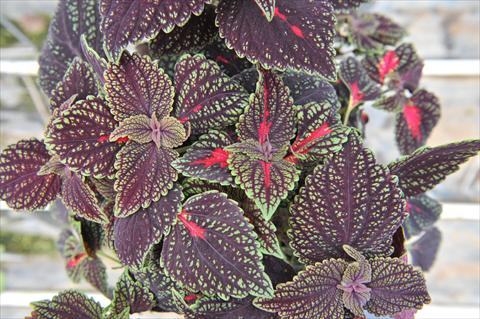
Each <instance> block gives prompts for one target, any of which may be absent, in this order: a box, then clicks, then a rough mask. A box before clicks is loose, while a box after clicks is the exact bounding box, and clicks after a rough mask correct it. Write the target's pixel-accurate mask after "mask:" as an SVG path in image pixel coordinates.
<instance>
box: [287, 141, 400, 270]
mask: <svg viewBox="0 0 480 319" xmlns="http://www.w3.org/2000/svg"><path fill="white" fill-rule="evenodd" d="M290 211H291V219H290V224H291V227H292V228H291V231H290V233H289V237H290V239H291V243H290V245H291V247H292V248H293V249H294V252H295V254H296V255H297V256H299V258H300V260H301V261H303V262H305V263H308V264H312V263H314V262H317V261H321V260H324V259H325V258H329V257H345V256H346V255H345V253H344V252H343V248H342V246H343V245H345V244H347V245H349V246H351V247H353V248H355V249H357V250H358V251H360V252H361V253H362V254H366V255H382V256H388V255H390V253H391V252H392V248H391V243H392V236H393V234H394V233H395V231H396V230H397V229H398V228H399V227H400V225H401V223H402V221H403V219H404V217H405V201H404V199H403V194H402V192H401V190H400V189H399V188H398V187H397V179H396V178H395V177H393V176H391V175H390V174H389V172H388V170H387V169H386V168H385V167H383V166H382V165H379V164H376V162H375V158H374V156H373V154H372V152H371V151H370V150H368V149H365V148H363V146H362V142H361V140H360V138H359V137H358V136H357V135H356V134H355V133H351V134H350V135H349V142H348V143H346V144H345V145H344V147H343V149H342V151H340V152H339V153H337V154H334V155H333V156H332V157H331V158H330V159H329V160H328V161H327V162H326V163H325V164H324V165H319V166H317V168H316V169H315V171H314V172H313V174H312V175H310V176H309V177H307V180H306V182H305V187H304V188H303V189H301V190H300V193H299V195H298V196H297V197H296V199H295V202H294V204H293V205H292V206H291V209H290Z"/></svg>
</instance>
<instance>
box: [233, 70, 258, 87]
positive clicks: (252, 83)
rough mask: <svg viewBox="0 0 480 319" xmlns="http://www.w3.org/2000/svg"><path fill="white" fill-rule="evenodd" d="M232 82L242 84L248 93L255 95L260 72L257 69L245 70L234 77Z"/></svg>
mask: <svg viewBox="0 0 480 319" xmlns="http://www.w3.org/2000/svg"><path fill="white" fill-rule="evenodd" d="M232 80H235V81H237V82H238V83H240V84H241V85H242V86H243V88H245V90H247V92H248V93H254V92H255V89H256V88H257V82H258V71H257V69H256V68H250V69H245V70H243V71H242V72H240V73H237V74H235V75H234V76H232Z"/></svg>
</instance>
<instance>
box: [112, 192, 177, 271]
mask: <svg viewBox="0 0 480 319" xmlns="http://www.w3.org/2000/svg"><path fill="white" fill-rule="evenodd" d="M182 200H183V194H182V191H181V188H180V187H174V188H173V189H171V190H170V191H169V192H168V194H167V195H166V196H164V197H162V198H160V200H159V201H157V202H153V203H152V204H151V205H150V206H149V207H148V208H143V209H140V210H139V211H138V212H136V213H135V214H133V215H130V216H128V217H125V218H117V219H116V220H115V226H114V234H115V241H114V242H115V250H116V252H117V255H118V257H119V258H120V260H121V261H122V263H123V264H124V265H127V266H135V267H140V266H141V264H142V262H143V260H144V258H145V256H146V255H147V253H148V252H149V250H150V248H151V247H152V245H153V244H155V243H157V242H159V241H160V239H161V238H162V236H163V235H164V234H167V233H168V232H169V230H170V227H171V225H172V224H173V222H174V221H175V218H176V216H177V214H178V213H179V212H180V210H181V204H182Z"/></svg>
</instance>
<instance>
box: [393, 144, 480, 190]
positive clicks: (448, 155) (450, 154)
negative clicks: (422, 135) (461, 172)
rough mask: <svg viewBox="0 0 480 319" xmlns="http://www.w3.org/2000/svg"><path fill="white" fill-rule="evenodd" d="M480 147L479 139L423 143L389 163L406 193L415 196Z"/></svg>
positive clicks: (464, 160) (479, 149)
mask: <svg viewBox="0 0 480 319" xmlns="http://www.w3.org/2000/svg"><path fill="white" fill-rule="evenodd" d="M479 151H480V140H466V141H463V142H458V143H451V144H444V145H441V146H437V147H422V148H420V149H418V150H416V151H415V152H413V153H412V154H410V155H407V156H403V157H401V158H400V159H398V160H396V161H394V162H392V163H390V164H389V165H388V168H389V169H390V171H391V173H392V174H393V175H397V176H398V178H399V186H400V188H401V189H402V191H403V193H404V194H405V196H407V197H412V196H415V195H419V194H422V193H424V192H426V191H428V190H431V189H432V188H434V187H435V186H436V185H437V184H439V183H440V182H442V181H443V180H444V179H445V178H446V177H447V176H448V175H450V174H452V173H454V172H456V171H457V170H458V169H459V165H460V164H463V163H465V162H466V161H467V160H468V159H469V158H470V157H473V156H475V155H477V154H478V152H479Z"/></svg>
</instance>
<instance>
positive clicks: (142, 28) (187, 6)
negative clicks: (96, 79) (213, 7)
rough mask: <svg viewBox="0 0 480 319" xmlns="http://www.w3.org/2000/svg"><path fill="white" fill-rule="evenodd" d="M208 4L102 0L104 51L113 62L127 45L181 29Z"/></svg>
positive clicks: (170, 0)
mask: <svg viewBox="0 0 480 319" xmlns="http://www.w3.org/2000/svg"><path fill="white" fill-rule="evenodd" d="M208 2H210V1H209V0H190V1H184V0H164V1H161V2H158V3H157V2H152V1H149V0H132V1H127V2H125V1H123V0H102V1H101V2H100V13H101V15H102V17H103V19H102V24H101V31H102V32H103V33H104V35H105V48H106V49H107V50H108V51H109V53H110V55H111V56H112V58H113V59H116V58H117V56H118V55H119V53H120V51H121V50H122V49H123V48H125V47H126V46H128V45H129V44H135V43H137V42H139V41H141V40H143V39H149V38H154V37H155V36H156V35H157V34H158V33H159V32H160V31H165V32H166V33H169V32H170V31H172V30H173V29H174V27H176V26H183V25H185V24H186V23H187V21H188V20H189V19H190V17H191V16H192V14H194V15H200V14H201V13H202V11H203V9H204V6H205V4H206V3H208Z"/></svg>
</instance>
